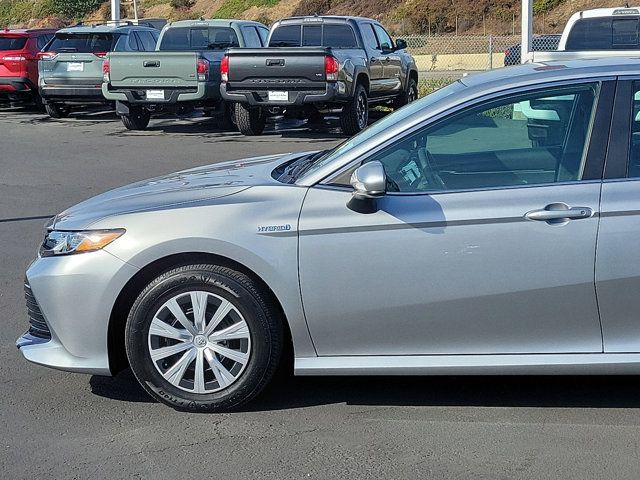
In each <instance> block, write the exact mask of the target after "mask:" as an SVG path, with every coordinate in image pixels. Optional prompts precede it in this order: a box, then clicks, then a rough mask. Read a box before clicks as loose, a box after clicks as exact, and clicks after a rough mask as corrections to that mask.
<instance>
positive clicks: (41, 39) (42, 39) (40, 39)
mask: <svg viewBox="0 0 640 480" xmlns="http://www.w3.org/2000/svg"><path fill="white" fill-rule="evenodd" d="M50 39H51V37H50V36H49V35H40V36H39V37H38V40H37V42H36V48H37V49H38V50H42V49H43V48H44V46H45V45H46V44H47V42H48V41H49V40H50Z"/></svg>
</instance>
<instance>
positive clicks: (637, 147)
mask: <svg viewBox="0 0 640 480" xmlns="http://www.w3.org/2000/svg"><path fill="white" fill-rule="evenodd" d="M627 176H628V177H630V178H638V177H640V82H634V83H633V109H632V117H631V145H630V148H629V165H628V167H627Z"/></svg>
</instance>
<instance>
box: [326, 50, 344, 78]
mask: <svg viewBox="0 0 640 480" xmlns="http://www.w3.org/2000/svg"><path fill="white" fill-rule="evenodd" d="M339 68H340V65H339V64H338V60H336V57H332V56H331V55H327V56H326V57H324V73H325V75H326V76H327V80H329V81H335V80H338V69H339Z"/></svg>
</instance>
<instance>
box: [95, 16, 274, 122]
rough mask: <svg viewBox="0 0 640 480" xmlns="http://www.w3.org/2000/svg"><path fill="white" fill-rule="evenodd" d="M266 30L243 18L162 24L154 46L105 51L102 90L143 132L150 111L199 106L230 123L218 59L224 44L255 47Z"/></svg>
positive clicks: (125, 118) (262, 42)
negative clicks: (145, 49) (142, 50)
mask: <svg viewBox="0 0 640 480" xmlns="http://www.w3.org/2000/svg"><path fill="white" fill-rule="evenodd" d="M268 33H269V30H268V29H267V27H265V26H264V25H262V24H261V23H257V22H251V21H244V20H184V21H178V22H174V23H171V24H168V25H166V26H165V27H164V28H163V30H162V32H161V33H160V38H159V39H158V43H157V45H156V50H155V51H153V52H145V53H125V52H113V53H110V54H109V55H108V56H107V58H106V61H105V64H104V68H103V70H104V80H103V83H102V94H103V95H104V97H105V98H106V99H107V100H115V101H116V112H117V113H118V115H120V117H121V119H122V123H123V124H124V125H125V127H126V128H128V129H130V130H144V129H145V128H147V125H148V124H149V119H150V117H151V114H152V113H153V112H172V113H180V112H184V111H188V110H191V109H193V108H203V109H205V112H208V113H213V114H214V115H216V116H217V118H218V119H219V123H220V126H221V127H222V128H230V127H231V126H232V118H231V109H230V108H229V107H228V106H227V105H226V104H225V102H223V101H222V99H221V97H220V60H221V59H222V57H223V55H224V51H225V49H227V48H229V47H253V48H259V47H262V46H263V45H265V44H266V39H267V35H268Z"/></svg>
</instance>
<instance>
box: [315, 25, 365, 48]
mask: <svg viewBox="0 0 640 480" xmlns="http://www.w3.org/2000/svg"><path fill="white" fill-rule="evenodd" d="M322 45H323V46H325V47H334V48H356V47H357V46H358V42H356V36H355V35H354V33H353V29H352V28H351V27H350V26H349V25H331V24H328V25H325V26H324V28H323V32H322Z"/></svg>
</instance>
